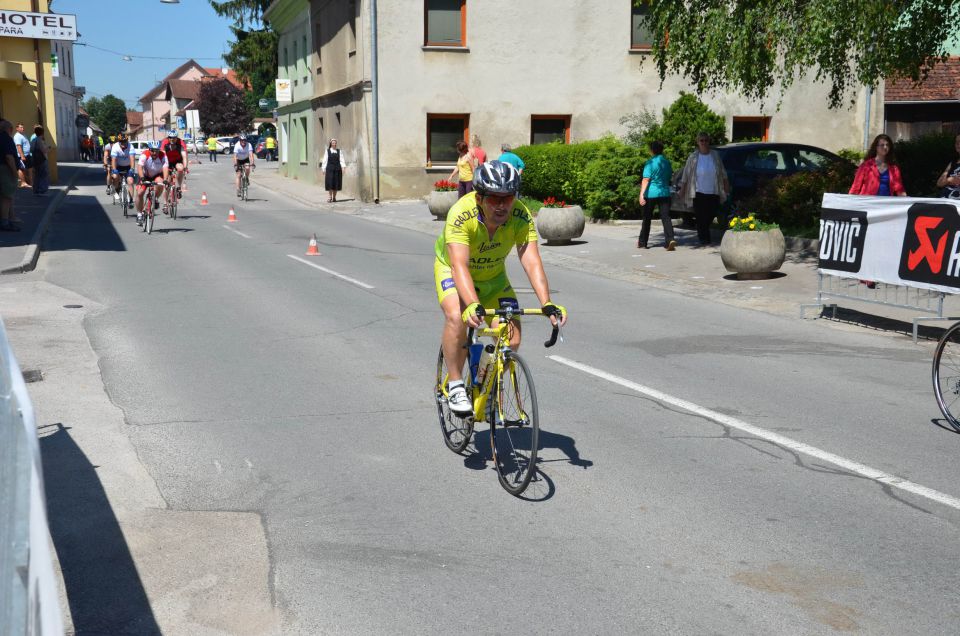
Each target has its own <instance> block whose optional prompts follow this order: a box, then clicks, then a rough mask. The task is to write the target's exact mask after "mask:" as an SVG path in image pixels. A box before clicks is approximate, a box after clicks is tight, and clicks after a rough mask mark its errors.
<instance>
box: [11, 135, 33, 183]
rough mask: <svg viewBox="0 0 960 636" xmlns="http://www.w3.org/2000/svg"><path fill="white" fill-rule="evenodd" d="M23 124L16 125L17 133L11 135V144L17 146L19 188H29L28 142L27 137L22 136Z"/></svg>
mask: <svg viewBox="0 0 960 636" xmlns="http://www.w3.org/2000/svg"><path fill="white" fill-rule="evenodd" d="M23 130H24V128H23V124H22V123H18V124H17V132H16V133H14V135H13V143H15V144H16V145H17V155H18V160H19V161H20V165H19V166H18V167H19V168H20V172H19V174H18V175H17V176H19V177H20V187H21V188H29V187H30V181H31V179H30V140H29V139H27V136H26V135H24V134H23Z"/></svg>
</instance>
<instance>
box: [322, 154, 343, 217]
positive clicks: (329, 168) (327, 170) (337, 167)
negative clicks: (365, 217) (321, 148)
mask: <svg viewBox="0 0 960 636" xmlns="http://www.w3.org/2000/svg"><path fill="white" fill-rule="evenodd" d="M341 158H342V155H341V153H340V148H338V147H337V140H336V139H331V140H330V143H329V144H327V152H326V154H325V155H323V165H321V166H320V169H321V170H323V174H324V179H323V184H324V186H325V189H326V191H327V203H336V202H337V192H339V191H340V190H343V161H341Z"/></svg>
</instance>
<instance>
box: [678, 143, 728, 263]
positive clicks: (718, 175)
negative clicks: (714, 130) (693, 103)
mask: <svg viewBox="0 0 960 636" xmlns="http://www.w3.org/2000/svg"><path fill="white" fill-rule="evenodd" d="M680 193H681V194H682V195H683V199H684V202H685V203H686V204H687V205H688V206H692V207H693V211H694V214H695V215H696V217H697V237H698V238H699V239H700V245H704V246H706V245H710V223H711V222H713V217H715V216H719V218H720V223H721V225H723V224H725V223H726V217H725V216H724V215H723V212H721V211H720V205H721V204H722V203H725V202H726V200H727V195H728V194H729V193H730V180H729V179H727V171H726V170H725V169H724V167H723V161H722V160H721V159H720V155H719V154H717V151H716V150H713V149H712V148H710V135H708V134H707V133H705V132H702V133H700V134H698V135H697V149H696V150H694V151H693V152H692V153H691V154H690V156H689V157H688V158H687V163H686V165H685V166H684V167H683V173H682V174H681V176H680Z"/></svg>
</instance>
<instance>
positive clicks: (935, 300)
mask: <svg viewBox="0 0 960 636" xmlns="http://www.w3.org/2000/svg"><path fill="white" fill-rule="evenodd" d="M817 276H818V281H817V302H815V303H808V304H802V305H800V317H801V318H804V317H805V314H806V309H807V308H808V307H821V308H825V307H829V308H831V309H832V310H833V315H832V317H833V318H834V319H836V317H837V304H836V303H831V302H829V301H830V300H831V299H833V298H845V299H848V300H855V301H857V302H861V303H873V304H876V305H885V306H887V307H898V308H900V309H912V310H914V311H920V312H923V313H927V314H935V315H934V316H914V318H913V341H914V342H915V343H916V342H917V330H918V328H919V324H920V322H922V321H934V320H958V319H957V318H954V317H946V316H944V315H943V301H944V298H946V293H944V292H942V291H934V290H931V289H921V288H919V287H907V286H906V285H889V284H887V283H880V282H876V283H873V286H872V287H871V286H870V285H868V284H866V283H865V282H862V281H860V280H858V279H856V278H846V277H841V276H834V275H832V274H824V273H822V272H817ZM825 298H826V300H827V301H828V302H824V299H825Z"/></svg>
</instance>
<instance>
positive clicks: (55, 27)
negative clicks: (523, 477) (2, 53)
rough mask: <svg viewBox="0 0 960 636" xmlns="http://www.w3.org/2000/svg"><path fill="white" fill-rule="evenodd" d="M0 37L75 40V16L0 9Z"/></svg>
mask: <svg viewBox="0 0 960 636" xmlns="http://www.w3.org/2000/svg"><path fill="white" fill-rule="evenodd" d="M0 37H8V38H31V39H34V38H35V39H37V40H71V41H72V40H76V39H77V16H75V15H68V14H64V13H29V12H27V11H11V10H9V9H0Z"/></svg>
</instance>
